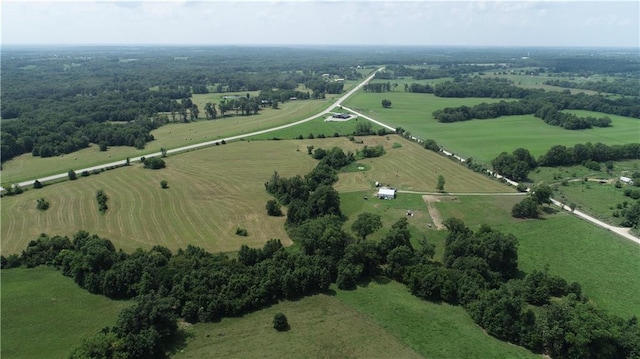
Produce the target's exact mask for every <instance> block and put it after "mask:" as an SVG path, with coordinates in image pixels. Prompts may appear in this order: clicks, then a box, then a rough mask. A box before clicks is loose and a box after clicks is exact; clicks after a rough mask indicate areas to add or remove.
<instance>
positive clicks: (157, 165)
mask: <svg viewBox="0 0 640 359" xmlns="http://www.w3.org/2000/svg"><path fill="white" fill-rule="evenodd" d="M165 166H166V164H165V162H164V160H163V159H162V158H158V157H151V158H149V159H147V160H146V161H144V168H150V169H152V170H158V169H161V168H165Z"/></svg>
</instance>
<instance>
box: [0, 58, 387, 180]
mask: <svg viewBox="0 0 640 359" xmlns="http://www.w3.org/2000/svg"><path fill="white" fill-rule="evenodd" d="M382 69H384V67H381V68H379V69H377V70H376V71H374V72H373V73H372V74H371V75H369V76H368V77H367V78H365V79H364V80H363V81H362V82H360V83H359V84H358V85H357V86H355V87H354V88H352V89H351V90H349V92H347V93H346V94H344V95H343V96H341V97H340V98H338V99H337V100H336V101H334V102H333V103H332V104H331V105H329V106H328V107H327V108H326V109H325V110H324V111H322V112H319V113H317V114H315V115H313V116H310V117H307V118H305V119H303V120H300V121H296V122H292V123H289V124H286V125H282V126H277V127H272V128H268V129H266V130H260V131H255V132H251V133H244V134H241V135H237V136H232V137H227V138H220V139H216V140H212V141H207V142H201V143H197V144H194V145H189V146H183V147H178V148H174V149H170V150H167V154H174V153H179V152H184V151H189V150H195V149H198V148H203V147H209V146H214V145H215V144H216V143H217V142H222V141H225V142H229V141H234V140H239V139H241V138H246V137H251V136H256V135H261V134H264V133H269V132H273V131H278V130H281V129H283V128H287V127H292V126H296V125H299V124H301V123H305V122H309V121H311V120H314V119H316V118H318V117H321V116H325V115H327V114H328V113H329V112H331V110H333V109H334V108H335V107H337V106H340V104H341V103H342V101H344V100H346V99H347V98H348V97H349V96H351V95H353V94H354V93H356V92H357V91H358V90H360V89H361V88H362V87H363V86H364V85H366V84H367V83H369V81H371V79H373V78H374V77H375V75H376V73H378V71H380V70H382ZM352 112H354V111H352ZM363 117H364V116H363ZM366 118H367V119H368V120H370V121H373V122H375V123H378V124H380V125H381V126H384V127H386V128H389V129H391V130H394V129H393V128H392V127H389V126H387V125H384V124H381V123H380V122H378V121H375V120H373V119H370V118H368V117H366ZM161 155H162V153H161V152H155V153H149V154H146V155H144V156H138V157H134V158H130V159H129V161H130V162H139V161H140V159H141V158H142V157H156V156H161ZM125 162H126V160H119V161H115V162H110V163H105V164H102V165H98V166H93V167H87V168H80V169H74V171H75V172H76V173H82V172H84V171H87V172H91V171H94V170H100V169H103V168H108V167H113V166H120V165H123V164H124V163H125ZM67 176H68V174H67V173H66V172H65V173H60V174H57V175H52V176H47V177H42V178H34V179H32V180H28V181H23V182H20V183H18V184H17V185H18V186H20V187H28V186H31V185H33V182H34V181H35V180H36V179H37V180H38V181H40V182H41V183H45V182H51V181H55V180H59V179H64V178H67ZM0 191H4V188H2V187H0Z"/></svg>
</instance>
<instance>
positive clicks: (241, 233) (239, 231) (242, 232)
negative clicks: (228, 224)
mask: <svg viewBox="0 0 640 359" xmlns="http://www.w3.org/2000/svg"><path fill="white" fill-rule="evenodd" d="M236 234H237V235H239V236H243V237H246V236H248V235H249V232H247V230H246V229H244V228H240V227H238V228H236Z"/></svg>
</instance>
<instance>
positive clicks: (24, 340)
mask: <svg viewBox="0 0 640 359" xmlns="http://www.w3.org/2000/svg"><path fill="white" fill-rule="evenodd" d="M1 275H2V285H1V287H0V288H1V289H2V298H1V304H2V312H1V314H2V320H1V324H2V347H1V351H0V356H1V357H3V358H12V359H18V358H25V359H26V358H66V357H67V356H68V355H69V353H70V352H71V349H72V348H74V347H76V346H78V345H80V344H81V342H82V339H83V338H85V337H89V336H91V335H93V334H94V333H96V332H97V331H99V330H100V329H102V328H104V327H107V326H112V325H114V324H115V323H116V320H117V318H118V314H119V313H120V311H121V310H122V309H124V308H126V307H128V306H129V305H130V302H127V301H113V300H109V299H107V298H105V297H103V296H99V295H94V294H90V293H88V292H87V291H86V290H84V289H81V288H79V287H78V286H77V285H76V284H75V283H74V282H73V280H72V279H71V278H67V277H64V276H63V275H62V274H61V273H60V272H59V271H57V270H54V269H52V268H47V267H38V268H32V269H24V268H15V269H9V270H2V272H1Z"/></svg>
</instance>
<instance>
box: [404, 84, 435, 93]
mask: <svg viewBox="0 0 640 359" xmlns="http://www.w3.org/2000/svg"><path fill="white" fill-rule="evenodd" d="M404 91H405V92H414V93H433V87H431V86H430V85H429V84H424V85H422V84H418V83H415V82H414V83H412V84H411V85H409V84H404Z"/></svg>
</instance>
